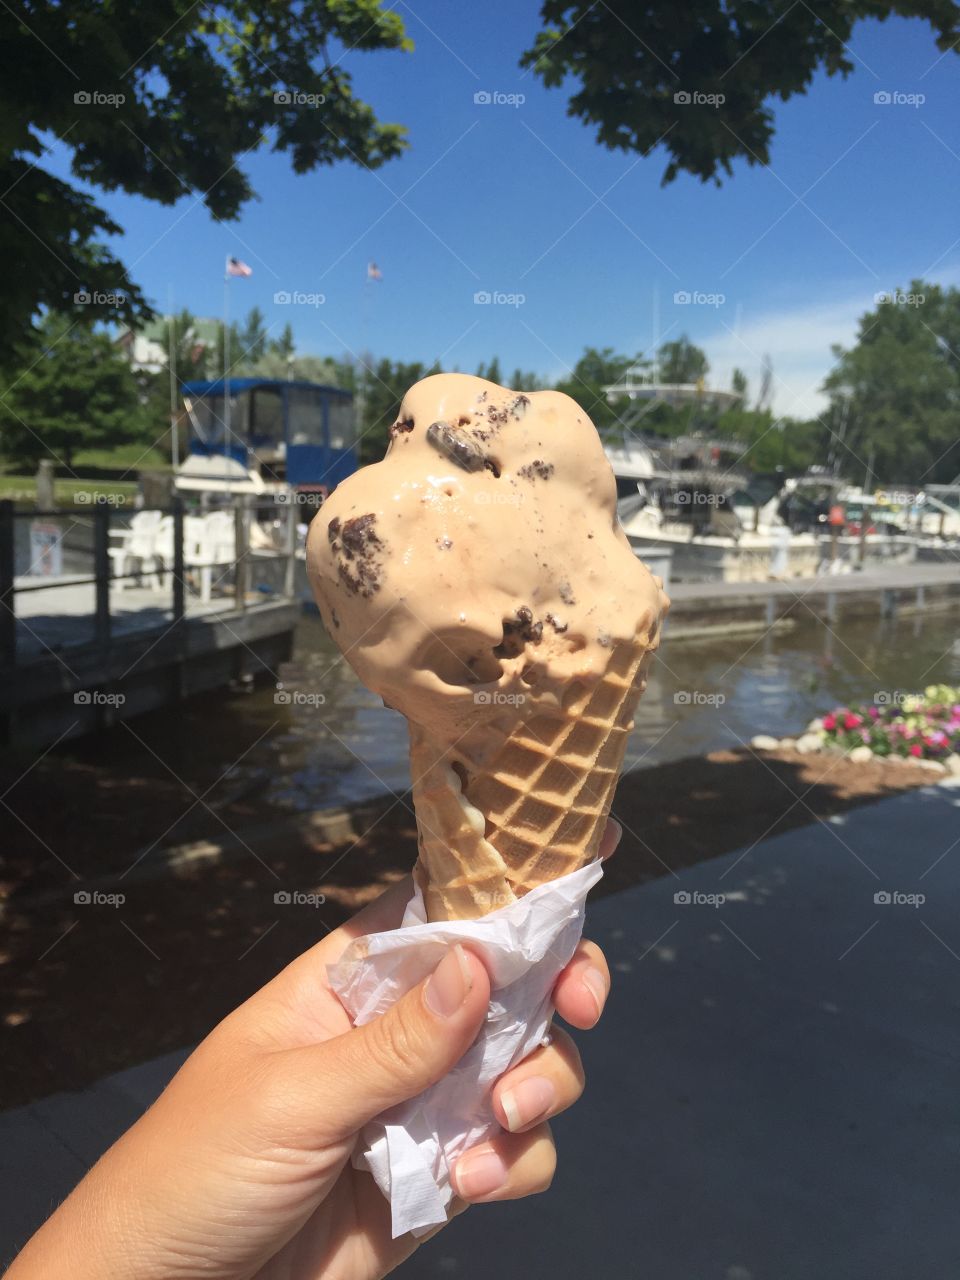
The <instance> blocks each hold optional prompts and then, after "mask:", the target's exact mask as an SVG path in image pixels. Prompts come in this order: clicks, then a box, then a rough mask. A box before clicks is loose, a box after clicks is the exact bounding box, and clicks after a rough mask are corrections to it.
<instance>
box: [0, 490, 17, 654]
mask: <svg viewBox="0 0 960 1280" xmlns="http://www.w3.org/2000/svg"><path fill="white" fill-rule="evenodd" d="M13 531H14V516H13V503H12V502H10V501H9V500H8V499H5V500H4V501H3V502H0V662H2V663H3V664H4V665H5V666H11V667H12V666H13V665H14V663H15V662H16V660H17V618H16V614H15V613H14V599H13V577H14V551H13Z"/></svg>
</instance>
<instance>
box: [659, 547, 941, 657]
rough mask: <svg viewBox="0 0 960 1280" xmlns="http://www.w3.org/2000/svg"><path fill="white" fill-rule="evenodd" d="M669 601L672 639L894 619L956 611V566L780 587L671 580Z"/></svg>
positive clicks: (894, 568)
mask: <svg viewBox="0 0 960 1280" xmlns="http://www.w3.org/2000/svg"><path fill="white" fill-rule="evenodd" d="M670 597H671V600H672V602H673V603H672V607H671V609H670V617H669V621H668V624H667V626H668V634H669V635H670V638H671V639H683V638H694V637H696V636H700V635H705V634H708V633H716V632H718V631H727V632H736V631H748V630H762V629H763V628H765V627H777V626H781V627H782V626H789V625H793V624H795V623H797V622H803V621H806V620H809V619H810V618H811V617H813V618H815V619H817V620H819V621H821V622H827V623H831V624H832V623H836V622H839V621H841V620H842V619H845V618H862V617H877V618H881V617H892V616H894V615H895V614H898V613H900V614H909V613H917V612H921V611H924V610H927V609H939V608H952V607H956V606H960V562H958V563H954V564H910V565H891V566H889V567H885V568H883V569H877V570H871V571H867V572H862V573H848V574H836V575H833V574H824V575H821V576H820V577H817V578H793V579H789V580H787V581H784V582H709V583H704V582H675V583H673V585H672V586H671V587H670Z"/></svg>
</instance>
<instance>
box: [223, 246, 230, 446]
mask: <svg viewBox="0 0 960 1280" xmlns="http://www.w3.org/2000/svg"><path fill="white" fill-rule="evenodd" d="M229 266H230V258H229V257H227V260H226V261H225V262H224V264H223V443H224V446H225V449H227V450H229V448H230V271H229V269H228V268H229Z"/></svg>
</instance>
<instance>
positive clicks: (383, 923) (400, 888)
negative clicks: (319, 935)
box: [321, 875, 413, 957]
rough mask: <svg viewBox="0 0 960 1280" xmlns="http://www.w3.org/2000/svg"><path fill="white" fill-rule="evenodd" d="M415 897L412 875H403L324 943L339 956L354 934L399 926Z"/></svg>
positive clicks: (335, 930)
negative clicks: (409, 903)
mask: <svg viewBox="0 0 960 1280" xmlns="http://www.w3.org/2000/svg"><path fill="white" fill-rule="evenodd" d="M412 897H413V876H411V875H406V876H401V877H400V879H399V880H397V881H396V882H395V883H394V884H392V885H391V886H390V888H389V889H385V890H384V892H383V893H381V895H380V897H379V898H374V900H373V902H368V903H367V905H366V906H365V907H364V908H363V909H362V910H360V911H358V912H357V914H356V915H355V916H351V917H350V919H349V920H348V921H347V922H346V923H345V924H342V925H341V926H340V928H339V929H334V931H333V933H331V934H330V936H329V937H327V938H324V940H323V943H322V944H321V945H322V946H323V947H324V949H325V951H328V952H330V953H331V954H333V955H335V956H337V957H339V955H340V953H341V952H342V951H343V950H344V949H345V948H346V947H347V946H348V945H349V944H350V943H351V942H352V941H353V940H354V938H363V937H365V936H366V935H367V934H368V933H383V932H385V931H386V930H387V929H399V927H400V921H401V920H402V919H403V913H404V911H405V910H406V907H407V903H408V902H409V901H410V899H411V898H412Z"/></svg>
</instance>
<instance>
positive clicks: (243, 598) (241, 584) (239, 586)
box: [233, 493, 248, 611]
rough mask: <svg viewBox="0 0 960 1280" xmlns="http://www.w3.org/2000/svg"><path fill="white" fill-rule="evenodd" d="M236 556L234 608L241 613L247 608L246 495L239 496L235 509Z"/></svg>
mask: <svg viewBox="0 0 960 1280" xmlns="http://www.w3.org/2000/svg"><path fill="white" fill-rule="evenodd" d="M233 518H234V522H235V523H234V530H235V538H234V541H235V555H236V557H237V562H236V564H235V565H234V573H233V595H234V608H236V609H240V610H241V611H242V610H244V609H246V607H247V538H248V529H247V499H246V495H245V494H242V493H241V494H238V495H237V505H236V507H235V508H234V513H233Z"/></svg>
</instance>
